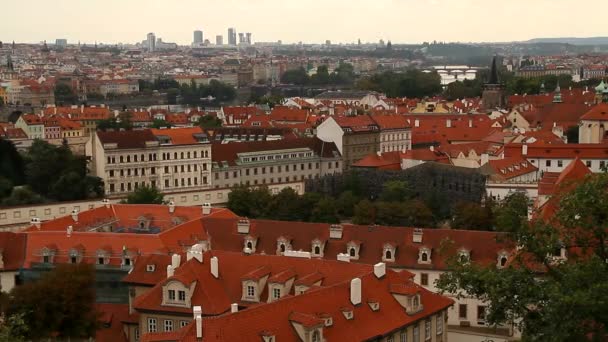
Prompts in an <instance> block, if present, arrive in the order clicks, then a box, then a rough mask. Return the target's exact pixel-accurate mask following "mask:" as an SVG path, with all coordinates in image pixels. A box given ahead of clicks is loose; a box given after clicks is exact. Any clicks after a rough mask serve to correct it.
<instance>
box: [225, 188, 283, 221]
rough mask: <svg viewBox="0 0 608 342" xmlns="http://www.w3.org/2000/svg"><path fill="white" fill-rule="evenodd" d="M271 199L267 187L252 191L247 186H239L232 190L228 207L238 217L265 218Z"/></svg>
mask: <svg viewBox="0 0 608 342" xmlns="http://www.w3.org/2000/svg"><path fill="white" fill-rule="evenodd" d="M271 199H272V195H271V194H270V191H268V188H266V187H260V188H257V189H250V188H249V187H248V186H246V185H238V186H236V187H234V188H232V189H231V190H230V194H228V204H227V205H228V208H229V209H230V210H232V211H233V212H234V213H236V214H237V215H240V216H245V217H251V218H256V217H263V216H264V214H265V213H266V206H267V205H268V203H269V202H270V200H271Z"/></svg>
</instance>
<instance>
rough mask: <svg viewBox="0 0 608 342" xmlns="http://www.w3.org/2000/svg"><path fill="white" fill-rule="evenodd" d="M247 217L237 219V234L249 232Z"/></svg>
mask: <svg viewBox="0 0 608 342" xmlns="http://www.w3.org/2000/svg"><path fill="white" fill-rule="evenodd" d="M249 226H250V223H249V219H248V218H246V217H245V218H242V219H239V221H238V222H237V224H236V228H237V231H238V233H239V234H249Z"/></svg>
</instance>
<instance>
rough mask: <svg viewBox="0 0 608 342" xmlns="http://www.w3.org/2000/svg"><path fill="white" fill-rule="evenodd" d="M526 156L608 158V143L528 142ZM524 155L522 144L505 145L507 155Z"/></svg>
mask: <svg viewBox="0 0 608 342" xmlns="http://www.w3.org/2000/svg"><path fill="white" fill-rule="evenodd" d="M527 146H528V153H527V156H526V158H528V159H530V158H562V159H575V158H577V157H578V158H583V159H608V144H547V143H543V142H536V143H533V144H528V145H527ZM521 155H522V144H519V143H511V144H507V145H505V157H515V156H521Z"/></svg>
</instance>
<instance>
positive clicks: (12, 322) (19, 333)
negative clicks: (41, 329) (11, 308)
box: [0, 313, 29, 342]
mask: <svg viewBox="0 0 608 342" xmlns="http://www.w3.org/2000/svg"><path fill="white" fill-rule="evenodd" d="M23 317H24V314H23V313H19V314H15V315H11V316H9V317H8V318H7V319H6V321H5V322H4V323H3V324H2V326H1V327H0V341H12V342H25V341H26V336H27V334H28V332H29V328H28V326H27V324H26V323H25V320H24V319H23Z"/></svg>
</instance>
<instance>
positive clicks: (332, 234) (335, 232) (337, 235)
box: [329, 224, 343, 239]
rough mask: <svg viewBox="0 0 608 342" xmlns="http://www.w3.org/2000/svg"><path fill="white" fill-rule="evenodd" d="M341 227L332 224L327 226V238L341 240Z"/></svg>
mask: <svg viewBox="0 0 608 342" xmlns="http://www.w3.org/2000/svg"><path fill="white" fill-rule="evenodd" d="M342 230H343V228H342V225H341V224H332V225H330V226H329V238H330V239H341V238H342Z"/></svg>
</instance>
